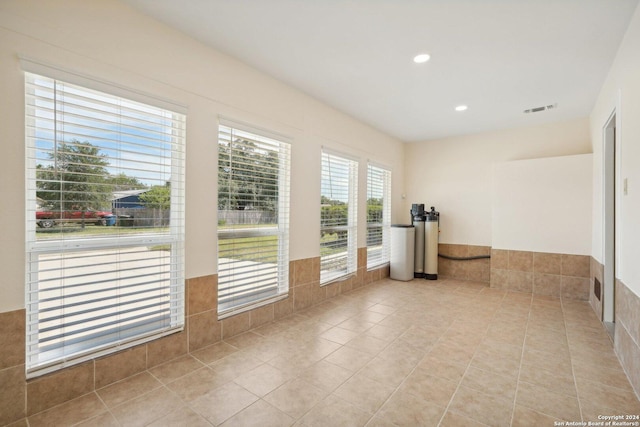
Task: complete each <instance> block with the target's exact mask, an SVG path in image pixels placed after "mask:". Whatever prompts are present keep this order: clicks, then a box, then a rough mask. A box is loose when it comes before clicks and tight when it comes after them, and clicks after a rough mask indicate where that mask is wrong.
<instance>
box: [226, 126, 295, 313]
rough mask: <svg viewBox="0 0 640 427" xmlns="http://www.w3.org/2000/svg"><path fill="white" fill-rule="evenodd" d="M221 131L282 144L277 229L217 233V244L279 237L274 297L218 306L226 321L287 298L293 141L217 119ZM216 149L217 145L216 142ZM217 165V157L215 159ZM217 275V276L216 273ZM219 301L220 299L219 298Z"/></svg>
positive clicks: (265, 131) (268, 132) (282, 136)
mask: <svg viewBox="0 0 640 427" xmlns="http://www.w3.org/2000/svg"><path fill="white" fill-rule="evenodd" d="M221 127H226V128H229V129H232V130H233V129H235V130H240V131H243V132H247V133H250V134H253V135H256V136H259V137H264V138H268V139H271V140H274V141H278V142H279V143H281V144H284V145H283V146H281V150H282V151H281V153H280V156H279V168H278V173H279V176H278V182H279V186H280V188H279V194H281V195H283V196H284V197H279V198H278V225H277V227H263V228H256V229H242V228H239V229H231V230H220V229H218V230H217V237H218V241H220V240H226V239H236V238H252V237H261V236H278V237H279V238H278V261H277V263H276V264H277V265H278V266H279V268H278V270H277V277H278V278H277V292H276V294H275V295H270V296H267V297H265V298H260V299H258V300H254V301H250V302H247V303H245V304H238V305H235V306H231V307H228V308H225V309H220V305H218V320H222V319H225V318H227V317H231V316H234V315H236V314H240V313H244V312H246V311H249V310H253V309H255V308H259V307H262V306H264V305H267V304H271V303H274V302H277V301H280V300H283V299H285V298H287V297H288V295H289V212H290V205H291V200H290V192H291V191H290V189H291V181H290V174H291V146H292V139H291V138H290V137H287V136H285V135H282V134H279V133H277V132H272V131H269V130H265V129H261V128H258V127H255V126H252V125H249V124H247V123H243V122H239V121H236V120H232V119H228V118H224V117H219V118H218V132H220V128H221ZM217 146H219V141H218V142H217ZM217 161H219V156H218V158H217ZM219 268H220V261H219V259H218V269H219ZM218 273H220V272H218ZM218 301H220V296H219V295H218Z"/></svg>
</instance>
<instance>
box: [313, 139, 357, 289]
mask: <svg viewBox="0 0 640 427" xmlns="http://www.w3.org/2000/svg"><path fill="white" fill-rule="evenodd" d="M357 189H358V162H357V161H356V160H353V159H350V158H348V157H345V156H342V155H339V154H333V153H330V152H328V151H326V150H323V152H322V178H321V185H320V282H321V283H328V282H331V281H332V280H335V279H338V278H340V277H343V276H346V275H348V274H351V273H355V272H356V270H357V268H358V248H357V231H358V230H357V216H356V215H357V210H358V209H357V205H358V203H357V200H358V192H357Z"/></svg>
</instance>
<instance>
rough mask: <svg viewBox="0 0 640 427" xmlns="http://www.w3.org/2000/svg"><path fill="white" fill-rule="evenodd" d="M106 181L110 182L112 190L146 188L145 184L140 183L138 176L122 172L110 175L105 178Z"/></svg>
mask: <svg viewBox="0 0 640 427" xmlns="http://www.w3.org/2000/svg"><path fill="white" fill-rule="evenodd" d="M107 182H108V183H109V184H111V190H112V191H128V190H142V189H144V188H147V186H146V185H144V184H143V183H141V182H140V181H139V180H138V178H136V177H133V176H129V175H126V174H124V173H122V172H121V173H119V174H117V175H110V176H109V177H108V178H107Z"/></svg>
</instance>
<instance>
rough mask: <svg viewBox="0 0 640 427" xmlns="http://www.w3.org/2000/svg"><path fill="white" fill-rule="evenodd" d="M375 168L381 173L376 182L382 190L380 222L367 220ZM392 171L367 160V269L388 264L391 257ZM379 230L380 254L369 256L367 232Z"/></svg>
mask: <svg viewBox="0 0 640 427" xmlns="http://www.w3.org/2000/svg"><path fill="white" fill-rule="evenodd" d="M374 169H376V170H377V171H376V173H377V174H380V175H382V179H381V182H377V185H378V186H379V188H381V192H382V212H381V213H382V222H381V223H379V222H375V223H373V222H369V217H368V213H369V199H370V196H371V191H372V189H371V183H372V182H371V181H372V179H373V177H372V171H373V170H374ZM391 175H392V171H391V168H389V167H387V166H383V165H381V164H378V163H374V162H371V161H369V162H368V163H367V270H373V269H376V268H380V267H384V266H385V265H388V264H389V262H390V259H391V241H390V238H391V179H392V176H391ZM374 229H376V230H381V232H382V239H381V241H380V243H379V245H381V246H382V247H381V248H380V251H381V254H380V256H376V257H375V258H374V257H371V256H369V254H370V253H371V252H372V251H373V250H372V249H371V246H370V245H369V241H370V240H371V239H370V238H369V232H370V230H374ZM376 246H377V245H376Z"/></svg>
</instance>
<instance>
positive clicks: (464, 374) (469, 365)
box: [436, 294, 506, 426]
mask: <svg viewBox="0 0 640 427" xmlns="http://www.w3.org/2000/svg"><path fill="white" fill-rule="evenodd" d="M505 295H506V294H505ZM505 295H503V296H502V299H503V300H504V297H505ZM493 316H495V313H494V314H493V315H492V318H493ZM453 323H455V320H454V321H453V322H451V325H453ZM451 325H449V328H448V329H447V331H448V330H449V329H451ZM447 331H445V332H444V333H443V334H442V335H441V336H440V338H442V336H444V334H446V332H447ZM488 331H489V326H487V329H486V330H485V332H484V335H483V338H484V337H486V336H487V333H488ZM440 338H439V339H438V341H439V340H440ZM436 342H437V341H436ZM480 342H482V340H481V341H480ZM479 348H480V344H478V346H477V347H476V350H475V351H474V352H473V356H471V359H469V362H468V363H467V367H466V368H465V370H464V373H463V374H462V377H461V378H460V380H459V381H458V385H457V386H456V389H455V390H454V392H453V394H452V395H451V397H450V398H449V403H447V406H446V407H445V408H444V412H443V413H442V416H441V417H440V421H438V426H440V424H442V421H443V420H444V417H446V415H447V412H448V411H449V407H451V403H452V402H453V399H454V398H455V396H456V394H457V393H458V390H459V389H460V387H461V386H462V381H463V380H464V378H465V376H466V375H467V372H468V371H469V368H470V367H471V362H472V361H473V359H474V357H475V356H476V354H477V352H478V349H479ZM465 417H466V415H465ZM468 418H471V417H468ZM472 419H473V420H474V421H478V420H476V419H475V418H472ZM478 422H479V421H478ZM480 423H481V424H484V423H482V422H480Z"/></svg>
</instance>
